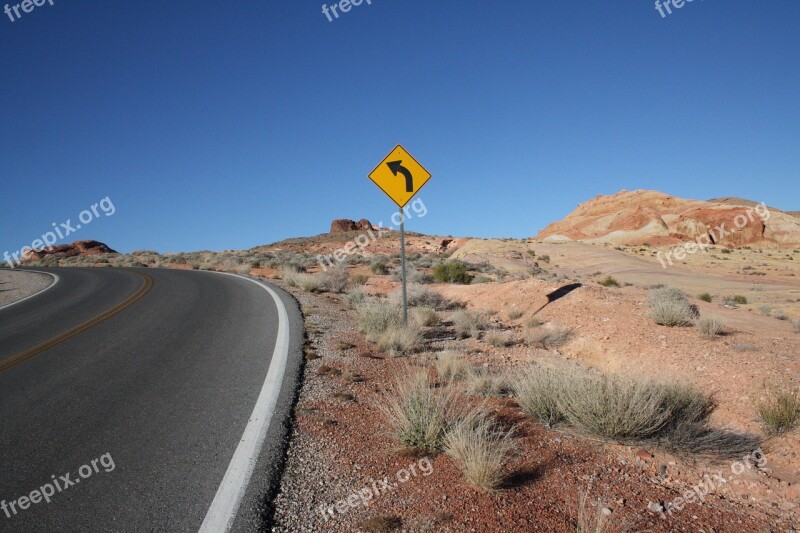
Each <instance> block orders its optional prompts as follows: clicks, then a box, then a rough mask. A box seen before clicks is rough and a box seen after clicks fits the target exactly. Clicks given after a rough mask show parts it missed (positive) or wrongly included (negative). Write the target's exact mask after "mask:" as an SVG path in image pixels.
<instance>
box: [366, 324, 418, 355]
mask: <svg viewBox="0 0 800 533" xmlns="http://www.w3.org/2000/svg"><path fill="white" fill-rule="evenodd" d="M377 343H378V348H380V349H381V350H382V351H384V352H389V353H391V354H408V353H411V352H414V351H416V350H418V349H419V347H420V346H421V345H422V331H421V330H420V328H419V326H418V325H417V324H416V323H414V322H409V324H408V326H404V325H403V324H391V325H389V326H388V327H387V328H386V329H385V330H384V331H383V333H381V334H380V336H379V337H378V339H377Z"/></svg>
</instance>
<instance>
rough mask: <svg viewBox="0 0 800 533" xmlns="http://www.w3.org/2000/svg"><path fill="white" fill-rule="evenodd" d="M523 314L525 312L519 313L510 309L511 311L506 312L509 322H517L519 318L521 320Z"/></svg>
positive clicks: (519, 311) (517, 310)
mask: <svg viewBox="0 0 800 533" xmlns="http://www.w3.org/2000/svg"><path fill="white" fill-rule="evenodd" d="M524 314H525V311H521V310H519V309H512V310H511V311H509V312H508V319H509V320H517V319H519V318H522V315H524Z"/></svg>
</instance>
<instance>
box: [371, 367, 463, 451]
mask: <svg viewBox="0 0 800 533" xmlns="http://www.w3.org/2000/svg"><path fill="white" fill-rule="evenodd" d="M455 398H456V397H455V395H454V393H453V392H452V390H451V389H449V388H443V389H435V390H434V389H432V388H431V386H430V385H429V384H428V378H427V372H418V373H411V374H408V375H403V376H401V377H400V378H399V379H398V380H397V381H396V382H395V383H394V384H393V386H392V387H391V389H390V390H389V393H388V394H387V396H386V399H385V403H382V404H379V410H380V412H381V413H382V415H383V417H384V419H385V420H386V422H387V424H388V426H389V429H390V431H391V433H392V434H393V436H394V437H395V438H396V439H397V440H398V441H400V443H402V444H403V445H405V446H408V447H410V448H415V449H418V450H421V451H424V452H435V451H438V450H439V449H440V448H441V447H442V444H443V441H444V435H445V429H446V428H447V424H448V420H449V419H450V416H451V413H452V411H453V407H454V405H455Z"/></svg>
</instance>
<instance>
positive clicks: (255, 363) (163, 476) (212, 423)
mask: <svg viewBox="0 0 800 533" xmlns="http://www.w3.org/2000/svg"><path fill="white" fill-rule="evenodd" d="M49 271H50V272H53V273H56V274H57V275H58V276H59V277H60V281H59V283H57V284H56V285H55V286H53V288H51V289H49V290H47V291H45V292H43V293H41V294H40V295H38V296H36V297H34V298H31V299H29V300H27V301H25V302H21V303H19V304H18V305H15V306H12V307H9V308H7V309H3V310H0V454H2V455H0V457H1V466H0V468H2V470H1V471H0V500H2V501H4V502H5V504H4V505H5V507H3V508H2V509H0V531H197V530H198V528H199V527H200V526H201V524H202V523H203V520H204V518H205V517H206V514H207V512H208V510H209V507H210V506H211V503H212V501H213V500H214V498H215V495H216V494H217V491H218V489H219V487H220V484H221V482H222V480H223V476H225V473H226V471H227V469H228V468H229V465H230V463H231V459H232V457H233V456H234V452H235V451H236V449H237V446H239V444H240V441H241V440H242V437H243V432H244V431H245V428H246V426H247V425H248V421H249V420H250V417H251V414H252V413H253V409H254V406H255V405H256V402H257V399H258V398H259V394H260V393H261V391H262V388H264V386H265V385H264V384H265V378H266V376H267V372H268V369H269V367H270V363H271V360H272V357H273V351H274V350H275V346H276V334H277V332H278V307H277V305H276V302H275V301H274V300H273V298H272V297H271V296H270V294H269V293H268V292H267V291H266V290H264V289H263V288H261V287H259V286H258V285H257V284H255V283H253V282H251V281H248V280H245V279H242V278H238V277H234V276H227V275H222V274H214V273H210V272H195V271H177V270H148V269H112V268H103V269H52V270H49ZM275 291H276V292H277V293H279V295H280V298H281V300H282V301H283V302H284V305H285V308H286V310H287V312H288V318H289V320H288V324H287V326H288V328H289V332H290V349H289V358H288V364H287V371H286V377H285V378H284V380H283V386H282V387H281V393H280V396H279V399H278V401H277V406H276V412H275V415H274V416H273V417H272V422H271V423H270V424H269V428H268V430H267V433H266V441H265V445H264V446H263V448H262V449H261V452H260V453H259V454H258V455H257V456H256V457H253V458H252V461H251V462H252V463H254V465H255V467H254V470H253V476H252V477H251V479H250V483H249V484H248V485H247V486H246V490H245V491H244V498H243V501H242V504H241V506H240V507H239V512H238V514H237V515H236V516H237V517H236V521H235V523H234V525H233V529H234V530H241V531H253V530H254V529H257V528H258V527H259V525H261V522H260V520H261V519H262V516H263V514H264V513H265V512H268V499H267V498H266V497H265V496H268V495H269V491H270V490H271V488H272V486H273V485H274V483H275V481H276V479H275V478H276V476H277V473H278V472H279V466H280V464H279V463H280V458H281V457H282V455H283V439H284V438H285V431H286V429H285V428H286V420H287V417H288V414H289V412H290V410H291V404H292V400H293V398H294V393H295V384H296V381H297V379H298V374H299V367H300V360H301V354H300V352H301V344H302V326H301V318H300V313H299V310H298V309H297V307H296V304H295V303H294V301H293V300H292V299H291V298H290V297H289V296H287V295H286V294H285V293H281V292H280V291H278V290H277V289H275ZM284 316H287V315H284ZM65 332H67V333H66V334H65ZM93 460H94V463H92V461H93ZM84 465H86V466H84ZM67 474H68V476H67V478H64V477H63V476H64V475H67ZM48 484H49V485H50V487H51V488H47V487H46V485H48ZM53 485H55V486H56V487H53ZM53 489H55V490H53ZM58 489H60V490H58ZM51 490H53V492H54V494H53V495H52V496H49V500H50V502H49V503H47V502H46V501H44V496H43V494H42V493H45V492H50V491H51ZM35 491H38V492H39V495H38V496H37V493H36V492H35ZM21 497H23V498H22V499H21ZM25 498H27V499H29V500H30V499H33V500H36V499H42V500H43V501H40V502H38V503H32V502H26V501H25ZM9 502H14V507H13V509H12V508H11V507H10V504H9ZM26 503H27V505H25V504H26ZM23 507H26V508H23ZM13 511H16V512H13ZM8 515H10V516H8Z"/></svg>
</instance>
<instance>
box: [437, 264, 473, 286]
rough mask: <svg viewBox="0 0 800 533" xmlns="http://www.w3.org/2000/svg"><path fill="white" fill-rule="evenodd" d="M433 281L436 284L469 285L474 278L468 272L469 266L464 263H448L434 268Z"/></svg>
mask: <svg viewBox="0 0 800 533" xmlns="http://www.w3.org/2000/svg"><path fill="white" fill-rule="evenodd" d="M433 279H434V281H436V283H463V284H466V285H468V284H469V283H470V282H471V281H472V276H470V274H469V272H467V265H466V264H465V263H464V262H462V261H448V262H446V263H440V264H438V265H436V266H435V267H433Z"/></svg>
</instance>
